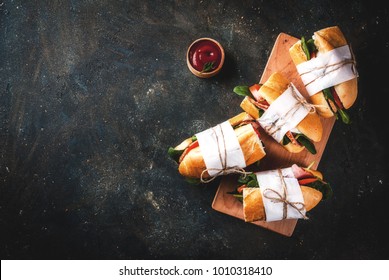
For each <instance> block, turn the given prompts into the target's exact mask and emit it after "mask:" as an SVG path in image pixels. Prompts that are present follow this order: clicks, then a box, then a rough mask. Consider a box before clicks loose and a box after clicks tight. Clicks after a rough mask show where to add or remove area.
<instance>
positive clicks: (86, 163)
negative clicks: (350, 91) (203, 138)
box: [0, 0, 389, 259]
mask: <svg viewBox="0 0 389 280" xmlns="http://www.w3.org/2000/svg"><path fill="white" fill-rule="evenodd" d="M388 19H389V14H388V8H386V7H381V6H377V5H373V4H372V1H361V0H357V1H328V0H327V1H247V0H241V1H223V0H221V1H207V0H204V1H148V0H146V1H102V0H101V1H17V0H15V1H1V3H0V30H1V35H0V54H1V55H0V256H1V259H388V257H389V253H388V252H389V242H388V237H387V233H386V231H385V228H388V225H389V219H388V215H387V213H388V208H387V207H388V198H389V190H388V179H387V174H388V168H387V166H388V164H387V160H386V159H387V156H388V149H387V143H386V142H387V140H386V137H385V135H386V133H387V131H388V129H387V127H388V125H387V120H388V117H387V113H388V110H387V109H386V108H387V107H388V106H387V101H385V100H384V98H387V96H388V95H389V90H388V88H389V87H388V84H387V82H388V75H387V72H388V71H387V70H385V69H386V67H388V65H389V57H388V56H389V52H388V50H389V37H388V30H389V22H388V21H389V20H388ZM332 25H338V26H339V27H340V28H341V29H342V31H343V33H344V34H345V36H346V38H347V40H348V42H349V44H350V45H351V46H352V48H353V51H354V53H355V57H356V59H357V69H358V71H359V95H358V99H357V102H356V103H355V105H354V106H353V107H352V109H351V110H350V112H349V113H350V116H351V118H352V122H353V123H352V124H350V125H344V124H342V123H341V122H337V123H336V124H335V126H334V128H333V131H332V133H331V136H330V139H329V141H328V144H327V147H326V149H325V151H324V155H323V157H322V160H321V162H320V165H319V169H320V170H321V171H322V172H323V174H324V176H325V179H326V180H327V181H329V182H330V183H331V185H332V186H333V189H334V197H333V199H331V200H330V201H326V202H323V203H321V204H320V205H319V206H318V207H316V208H315V209H313V210H312V211H311V212H310V219H309V220H308V221H299V222H298V224H297V227H296V229H295V231H294V233H293V235H292V236H291V237H284V236H281V235H279V234H276V233H273V232H270V231H268V230H265V229H263V228H260V227H257V226H253V225H251V224H246V223H244V222H243V221H241V220H238V219H235V218H233V217H230V216H228V215H224V214H222V213H219V212H216V211H214V210H213V209H212V208H211V203H212V200H213V197H214V195H215V192H216V189H217V186H218V183H219V180H215V181H214V182H212V183H211V184H209V185H208V186H206V187H205V186H191V185H189V184H188V183H186V182H185V181H184V180H183V178H182V177H181V176H180V175H179V174H178V172H177V165H176V164H175V162H173V161H172V160H170V158H168V156H167V149H168V147H169V146H175V145H177V144H178V143H179V142H180V141H181V140H183V139H185V138H187V137H189V136H191V135H192V134H194V133H196V132H199V131H202V130H204V129H207V128H209V127H210V126H213V125H216V124H218V123H220V122H222V121H224V120H226V119H227V118H229V117H231V116H233V115H235V114H237V113H238V112H240V108H239V103H240V100H241V99H240V98H239V97H238V96H236V95H235V94H234V93H233V92H232V89H233V88H234V86H236V85H241V84H251V83H254V82H257V81H259V79H260V75H261V73H262V71H263V69H264V67H265V65H266V62H267V59H268V57H269V54H270V51H271V49H272V46H273V44H274V42H275V39H276V38H277V36H278V34H279V33H281V32H284V33H287V34H289V35H292V36H295V37H300V36H311V35H312V33H313V32H314V31H316V30H319V29H321V28H324V27H328V26H332ZM199 37H212V38H214V39H216V40H218V41H219V42H221V43H222V45H223V46H224V48H225V51H226V62H225V65H224V67H223V69H222V72H221V73H219V74H218V75H217V76H216V77H213V78H211V79H206V80H204V79H199V78H196V77H195V76H194V75H193V74H191V73H190V71H189V70H188V68H187V66H186V61H185V54H186V50H187V47H188V46H189V44H190V43H191V42H192V41H193V40H195V39H197V38H199ZM382 69H383V70H382Z"/></svg>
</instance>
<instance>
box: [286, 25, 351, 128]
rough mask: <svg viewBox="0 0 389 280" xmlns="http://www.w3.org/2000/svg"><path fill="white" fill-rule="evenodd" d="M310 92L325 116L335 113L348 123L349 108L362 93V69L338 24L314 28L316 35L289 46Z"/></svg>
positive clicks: (318, 108) (321, 113)
mask: <svg viewBox="0 0 389 280" xmlns="http://www.w3.org/2000/svg"><path fill="white" fill-rule="evenodd" d="M289 54H290V56H291V58H292V60H293V62H294V64H295V65H296V67H297V70H298V72H299V74H300V77H301V79H302V80H303V82H304V84H305V86H306V88H307V91H308V93H309V95H310V99H311V102H312V103H313V104H315V105H318V107H317V112H318V114H319V115H321V116H322V117H324V118H330V117H333V116H335V117H336V118H337V119H338V118H339V116H340V118H341V119H342V121H343V122H344V123H346V124H348V123H350V117H349V115H348V113H347V112H346V110H347V109H349V108H350V107H351V106H352V105H353V104H354V102H355V100H356V98H357V95H358V83H357V77H358V73H357V71H356V68H355V64H356V63H355V60H354V57H353V54H352V51H351V49H350V47H349V46H348V44H347V41H346V39H345V37H344V35H343V33H342V31H341V30H340V28H339V27H338V26H331V27H327V28H324V29H321V30H318V31H316V32H314V34H313V36H312V38H310V39H308V40H306V39H305V38H304V37H301V39H300V40H299V41H297V42H296V43H295V44H293V45H292V46H291V47H290V49H289Z"/></svg>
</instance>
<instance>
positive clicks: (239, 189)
mask: <svg viewBox="0 0 389 280" xmlns="http://www.w3.org/2000/svg"><path fill="white" fill-rule="evenodd" d="M245 187H246V185H241V186H240V187H238V188H237V191H238V193H242V192H243V189H244V188H245Z"/></svg>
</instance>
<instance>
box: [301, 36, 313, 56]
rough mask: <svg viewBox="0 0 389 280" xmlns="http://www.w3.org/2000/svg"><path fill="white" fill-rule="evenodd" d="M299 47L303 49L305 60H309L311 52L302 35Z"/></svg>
mask: <svg viewBox="0 0 389 280" xmlns="http://www.w3.org/2000/svg"><path fill="white" fill-rule="evenodd" d="M301 48H302V49H303V51H304V53H305V56H306V57H307V60H310V59H311V54H310V52H309V49H308V46H307V42H306V41H305V38H304V36H303V37H301Z"/></svg>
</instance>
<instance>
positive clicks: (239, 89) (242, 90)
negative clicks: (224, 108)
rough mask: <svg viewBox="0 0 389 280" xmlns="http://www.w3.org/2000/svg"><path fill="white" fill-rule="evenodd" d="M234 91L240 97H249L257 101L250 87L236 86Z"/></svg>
mask: <svg viewBox="0 0 389 280" xmlns="http://www.w3.org/2000/svg"><path fill="white" fill-rule="evenodd" d="M233 91H234V92H235V93H236V94H237V95H240V96H248V97H250V98H252V99H254V100H255V97H254V95H253V94H252V93H251V91H250V89H249V87H248V86H236V87H234V89H233Z"/></svg>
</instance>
